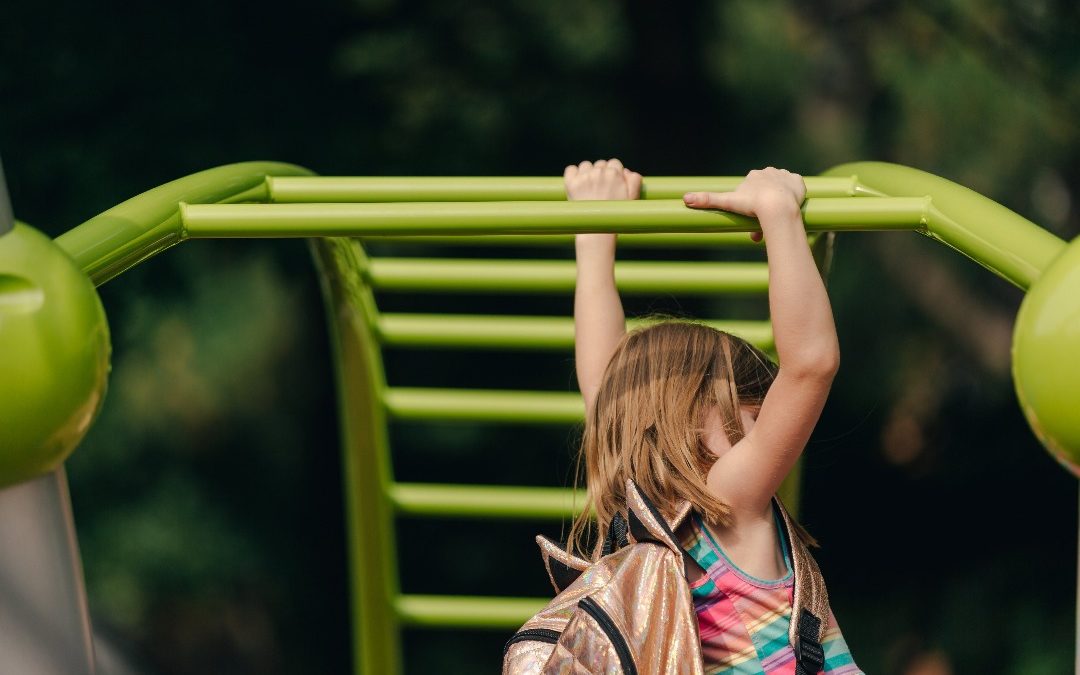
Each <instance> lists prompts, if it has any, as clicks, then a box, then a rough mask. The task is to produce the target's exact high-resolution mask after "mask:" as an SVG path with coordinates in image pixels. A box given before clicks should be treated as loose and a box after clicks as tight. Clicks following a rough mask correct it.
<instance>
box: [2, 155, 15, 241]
mask: <svg viewBox="0 0 1080 675" xmlns="http://www.w3.org/2000/svg"><path fill="white" fill-rule="evenodd" d="M13 229H15V216H13V215H12V211H11V200H10V199H8V191H7V183H6V182H5V181H4V164H3V163H2V162H0V237H2V236H4V235H5V234H7V233H8V232H11V231H12V230H13Z"/></svg>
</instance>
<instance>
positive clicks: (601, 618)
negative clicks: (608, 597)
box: [578, 597, 637, 675]
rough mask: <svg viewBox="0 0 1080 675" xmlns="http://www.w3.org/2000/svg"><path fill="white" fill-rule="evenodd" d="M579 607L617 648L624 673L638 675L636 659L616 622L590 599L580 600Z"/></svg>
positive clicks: (616, 651)
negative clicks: (598, 625)
mask: <svg viewBox="0 0 1080 675" xmlns="http://www.w3.org/2000/svg"><path fill="white" fill-rule="evenodd" d="M578 607H580V608H581V609H583V610H585V613H586V614H588V615H589V616H591V617H592V618H593V619H595V620H596V623H598V624H600V630H602V631H604V634H605V635H607V637H608V639H609V640H611V644H612V646H613V647H615V653H616V654H618V655H619V663H621V664H622V668H623V672H624V673H625V674H626V675H637V666H636V665H634V658H633V657H632V656H631V655H630V646H629V645H627V644H626V638H624V637H623V635H622V633H620V632H619V629H618V628H617V627H616V626H615V622H614V621H612V620H611V617H610V616H608V613H607V612H605V611H604V608H603V607H601V606H600V605H598V604H597V602H596V601H595V600H593V599H592V598H589V597H586V598H582V599H581V600H579V601H578Z"/></svg>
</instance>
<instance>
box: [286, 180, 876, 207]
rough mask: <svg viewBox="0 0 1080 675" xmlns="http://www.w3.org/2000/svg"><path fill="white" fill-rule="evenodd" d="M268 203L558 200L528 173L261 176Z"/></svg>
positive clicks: (685, 188)
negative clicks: (490, 175)
mask: <svg viewBox="0 0 1080 675" xmlns="http://www.w3.org/2000/svg"><path fill="white" fill-rule="evenodd" d="M742 180H743V178H742V177H741V176H655V177H646V178H645V180H644V181H643V183H642V186H641V192H642V197H643V198H644V199H680V198H682V196H683V194H685V193H687V192H698V191H712V192H729V191H731V190H734V189H735V188H736V187H737V186H738V184H739V183H740V182H742ZM804 181H805V182H806V194H807V196H808V197H852V196H855V195H857V194H860V193H862V192H863V191H860V190H859V189H858V186H857V184H856V182H855V180H854V178H843V177H830V178H821V177H817V176H807V177H805V178H804ZM266 185H267V192H268V194H269V195H270V201H272V202H277V203H312V202H485V201H564V200H565V199H566V192H565V188H564V187H563V179H562V178H561V177H557V176H532V177H482V176H476V177H471V176H470V177H465V176H453V177H451V176H445V177H435V176H432V177H415V176H319V177H314V178H291V177H278V176H270V177H268V178H267V179H266Z"/></svg>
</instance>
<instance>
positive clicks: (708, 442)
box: [704, 405, 758, 457]
mask: <svg viewBox="0 0 1080 675" xmlns="http://www.w3.org/2000/svg"><path fill="white" fill-rule="evenodd" d="M757 413H758V411H757V408H750V407H748V406H745V405H742V406H739V415H740V416H741V417H742V424H743V431H745V432H746V433H750V430H751V429H752V428H754V422H755V421H756V420H757ZM704 440H705V447H707V448H708V449H709V450H710V451H712V453H713V454H714V455H716V456H717V457H720V456H722V455H723V454H724V453H726V452H727V451H728V450H730V449H731V441H729V440H728V437H727V434H726V433H724V424H723V421H722V420H721V419H720V408H718V407H716V406H713V407H712V408H710V409H709V412H708V413H706V415H705V439H704Z"/></svg>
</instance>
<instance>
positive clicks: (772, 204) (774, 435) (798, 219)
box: [686, 168, 840, 515]
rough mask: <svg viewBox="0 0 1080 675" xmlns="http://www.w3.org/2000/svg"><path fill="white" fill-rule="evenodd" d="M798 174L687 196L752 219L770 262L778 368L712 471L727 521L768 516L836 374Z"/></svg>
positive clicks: (769, 172)
mask: <svg viewBox="0 0 1080 675" xmlns="http://www.w3.org/2000/svg"><path fill="white" fill-rule="evenodd" d="M805 190H806V188H805V185H804V184H803V180H802V177H801V176H799V175H798V174H793V173H789V172H787V171H782V170H779V169H773V168H769V169H766V170H763V171H754V172H751V173H750V175H749V176H747V178H746V180H744V181H743V183H742V184H741V185H740V186H739V187H738V188H737V189H736V190H735V192H729V193H719V194H718V193H691V194H688V195H687V196H686V203H687V205H688V206H692V207H704V208H719V209H724V210H727V211H734V212H736V213H743V214H745V215H749V216H756V217H757V219H758V222H759V223H760V225H761V232H762V234H763V235H764V239H765V250H766V255H767V256H768V261H769V313H770V316H771V319H772V325H773V335H774V338H775V341H776V352H777V356H779V361H780V368H779V370H778V372H777V375H776V378H775V379H774V380H773V384H772V386H771V387H770V388H769V391H768V393H767V394H766V395H765V400H764V401H763V403H762V404H761V410H760V411H758V415H757V421H756V422H755V423H754V426H753V427H752V428H751V429H750V431H749V432H748V433H747V434H746V436H745V437H744V438H743V439H741V440H740V441H738V442H737V443H735V445H734V446H732V448H731V449H730V450H729V451H728V452H726V453H724V455H722V456H721V458H720V459H719V460H717V462H716V463H715V464H714V465H713V467H712V469H711V470H710V471H709V475H708V485H709V489H710V491H711V492H713V493H714V494H716V495H717V497H719V498H720V499H721V500H723V501H724V502H725V503H727V504H728V505H729V506H730V507H731V508H732V512H733V513H736V514H737V513H738V512H747V513H753V514H755V515H761V514H767V513H768V510H769V508H770V506H769V504H770V501H771V499H772V495H773V494H774V493H775V492H776V490H777V489H778V488H779V487H780V483H781V482H782V481H783V480H784V478H785V477H786V476H787V474H788V472H789V471H791V469H792V467H793V466H794V465H795V462H796V461H797V460H798V458H799V456H800V455H801V454H802V451H803V448H804V447H805V446H806V442H807V441H808V440H809V438H810V433H811V432H812V431H813V429H814V426H815V425H816V424H817V421H818V418H819V417H820V415H821V411H822V408H823V407H824V406H825V399H826V398H827V397H828V394H829V389H830V388H831V386H832V381H833V378H834V377H835V375H836V372H837V369H838V368H839V366H840V347H839V342H838V340H837V336H836V326H835V324H834V322H833V315H832V308H831V306H830V305H829V296H828V294H827V293H826V291H825V284H824V283H823V281H822V279H821V273H820V272H819V271H818V268H817V265H816V264H815V263H814V259H813V256H812V255H811V253H810V248H809V246H807V243H806V230H805V226H804V224H803V220H802V213H801V211H800V204H801V202H802V200H803V197H804V196H805Z"/></svg>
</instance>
